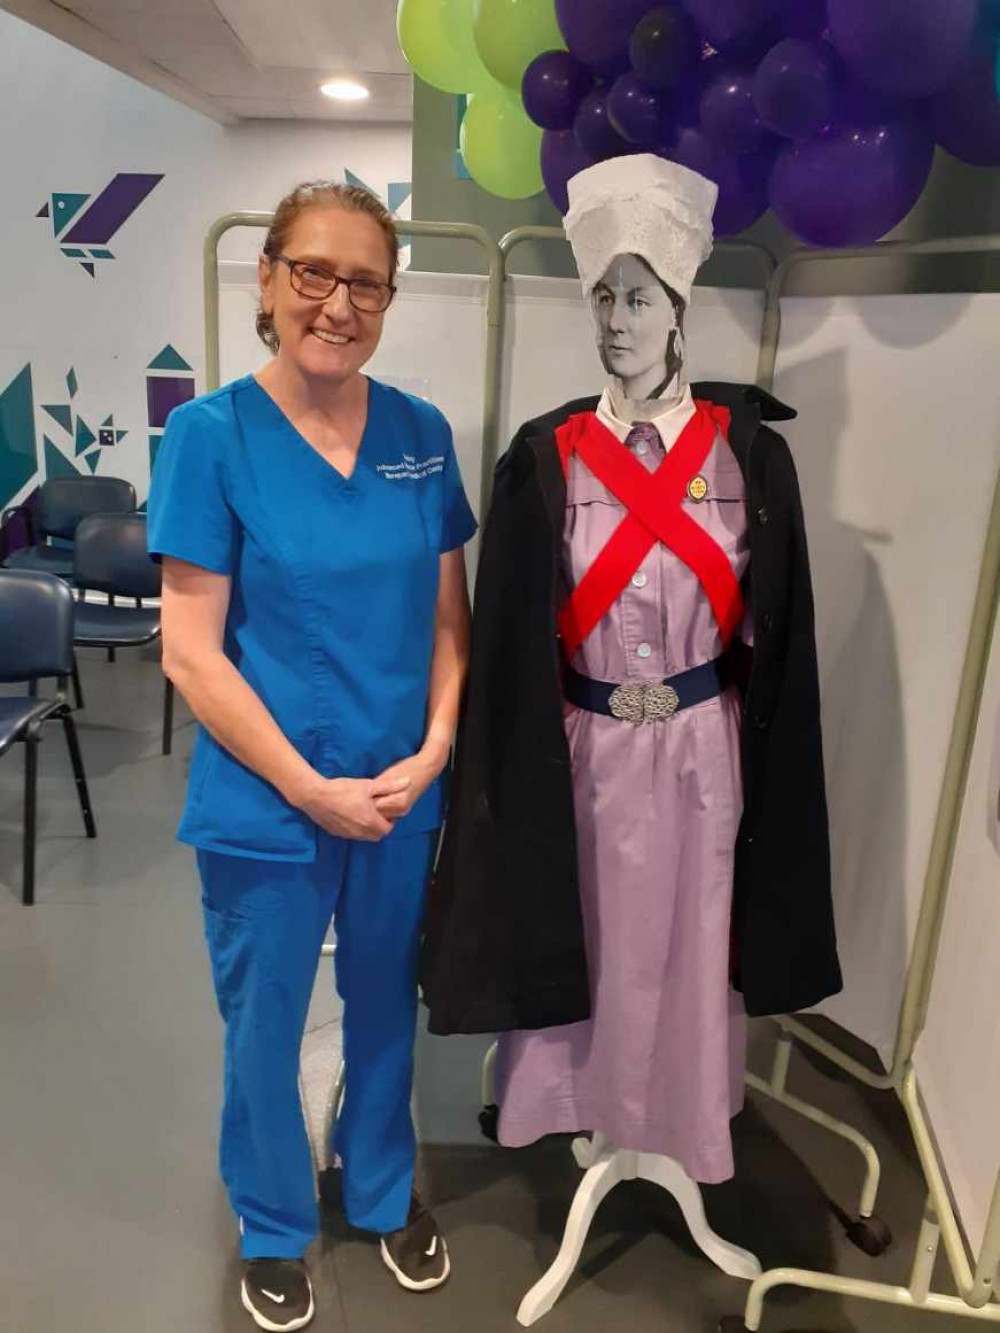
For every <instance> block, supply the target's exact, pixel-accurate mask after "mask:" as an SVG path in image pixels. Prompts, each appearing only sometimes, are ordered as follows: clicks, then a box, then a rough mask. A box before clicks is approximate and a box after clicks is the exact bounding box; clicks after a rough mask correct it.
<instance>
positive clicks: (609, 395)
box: [597, 380, 695, 453]
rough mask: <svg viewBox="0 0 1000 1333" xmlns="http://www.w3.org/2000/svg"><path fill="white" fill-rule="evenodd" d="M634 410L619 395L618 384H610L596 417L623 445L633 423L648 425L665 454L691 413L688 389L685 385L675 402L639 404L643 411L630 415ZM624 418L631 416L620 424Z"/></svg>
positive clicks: (689, 391) (692, 400)
mask: <svg viewBox="0 0 1000 1333" xmlns="http://www.w3.org/2000/svg"><path fill="white" fill-rule="evenodd" d="M635 406H636V405H635V404H632V403H629V402H628V400H627V399H625V398H624V397H622V396H621V395H620V385H619V381H618V380H613V381H612V383H611V384H609V385H608V387H607V388H606V389H605V390H604V393H603V395H602V396H601V401H600V403H599V404H598V406H597V416H598V419H599V420H600V421H601V422H602V423H603V424H604V425H605V426H607V428H608V430H610V431H611V432H612V434H613V435H615V436H616V437H617V438H618V439H619V440H621V442H622V443H623V444H624V443H625V440H626V439H627V437H628V433H629V431H630V430H631V429H632V427H633V426H634V425H635V424H636V422H637V421H648V422H650V424H651V425H653V426H655V427H656V429H657V431H658V432H659V435H660V439H661V440H662V441H663V448H664V450H665V451H666V452H668V453H669V451H670V450H671V448H672V447H673V446H674V445H675V444H676V443H677V440H678V437H679V436H680V433H681V431H682V430H683V429H684V427H685V426H686V425H687V424H688V422H689V421H690V420H691V418H692V417H693V416H694V412H695V407H694V398H693V396H692V394H691V386H690V385H685V388H684V392H683V393H682V394H681V395H680V397H679V398H670V399H669V400H666V401H663V402H660V401H655V400H654V401H653V402H650V403H645V404H643V409H644V410H642V411H641V413H635V412H634V411H633V409H634V408H635ZM626 415H627V416H632V418H633V419H632V420H631V421H623V420H622V417H623V416H626Z"/></svg>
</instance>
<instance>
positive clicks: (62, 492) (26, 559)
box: [4, 477, 135, 579]
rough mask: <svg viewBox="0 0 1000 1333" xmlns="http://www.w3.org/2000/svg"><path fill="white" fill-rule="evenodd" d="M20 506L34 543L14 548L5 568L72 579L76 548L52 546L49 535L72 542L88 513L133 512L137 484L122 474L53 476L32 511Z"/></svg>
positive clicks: (41, 488) (41, 487) (45, 483)
mask: <svg viewBox="0 0 1000 1333" xmlns="http://www.w3.org/2000/svg"><path fill="white" fill-rule="evenodd" d="M20 509H21V511H23V512H25V513H27V514H28V516H29V531H30V533H31V536H32V544H31V545H29V546H23V547H21V548H20V549H19V550H16V551H12V552H11V553H10V555H9V556H8V557H7V559H6V560H5V561H4V566H5V568H7V569H30V570H34V571H35V572H36V573H44V574H55V575H56V576H57V577H58V578H61V579H70V578H72V577H73V548H72V546H65V545H63V546H53V545H52V544H51V541H50V539H51V538H53V537H55V538H60V539H61V540H62V541H64V542H72V541H73V540H74V538H75V536H76V530H77V528H78V527H79V526H80V523H81V522H82V521H83V519H85V518H86V517H87V516H88V515H89V514H131V513H134V512H135V488H134V486H133V485H132V483H131V482H128V481H123V480H122V479H121V478H120V477H53V478H52V479H51V480H50V481H46V482H43V483H42V485H41V486H40V487H39V490H38V498H37V500H36V502H35V506H34V509H33V510H32V511H28V510H27V508H26V507H25V506H21V507H20ZM13 512H14V511H13V510H8V511H7V513H8V514H12V513H13Z"/></svg>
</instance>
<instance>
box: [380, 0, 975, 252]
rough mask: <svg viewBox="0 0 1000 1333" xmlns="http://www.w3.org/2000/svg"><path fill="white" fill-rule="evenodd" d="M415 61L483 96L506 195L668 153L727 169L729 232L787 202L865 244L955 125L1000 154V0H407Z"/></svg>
mask: <svg viewBox="0 0 1000 1333" xmlns="http://www.w3.org/2000/svg"><path fill="white" fill-rule="evenodd" d="M397 26H398V32H399V41H400V45H401V47H402V50H403V53H404V54H405V56H406V58H407V60H408V61H409V63H410V64H411V66H412V67H413V69H414V71H415V72H416V73H417V74H418V75H419V76H420V77H421V78H423V79H424V80H425V81H426V82H427V83H429V84H432V85H433V86H434V87H435V88H439V89H441V90H442V91H444V92H449V93H462V94H466V95H467V96H468V99H469V101H468V110H467V112H466V115H465V118H464V121H463V125H462V135H461V148H462V154H463V156H464V158H465V162H466V166H467V167H468V170H469V173H470V175H471V176H472V177H473V179H474V180H475V181H477V182H478V184H479V185H481V186H482V187H483V189H485V190H488V191H489V192H490V193H491V194H495V195H499V196H501V197H503V198H506V199H525V198H528V197H530V196H531V195H535V194H539V193H540V192H541V191H542V190H543V189H545V190H547V191H548V193H549V195H550V197H551V198H552V200H553V202H554V203H555V204H556V206H557V208H559V210H560V211H561V212H565V211H566V208H567V196H566V189H567V182H568V181H569V179H570V177H571V176H573V175H575V173H576V172H578V171H581V170H582V169H583V168H584V167H586V166H589V165H591V164H593V163H594V162H598V161H602V160H604V159H605V158H608V157H614V156H618V155H621V154H627V153H636V152H652V153H656V154H658V155H660V156H663V157H666V158H670V159H672V160H674V161H676V162H681V163H683V164H684V165H686V166H689V167H692V168H694V169H695V170H696V171H699V172H701V173H702V174H703V175H705V176H709V177H711V179H712V180H714V181H715V182H716V184H717V185H718V186H719V206H718V210H717V212H716V218H715V224H716V232H717V234H718V235H720V236H731V235H735V234H737V233H738V232H741V231H744V230H745V229H746V228H747V227H749V226H751V225H752V224H753V223H754V222H756V221H757V219H758V218H760V217H761V216H762V215H763V214H764V213H765V212H767V210H768V208H773V209H774V211H775V213H776V214H777V215H778V217H779V218H780V219H781V221H782V222H783V223H784V224H785V225H786V226H787V227H788V228H789V229H790V230H791V231H792V232H794V233H795V234H796V235H797V236H799V237H800V238H801V239H802V240H804V241H807V242H809V243H811V244H814V245H824V246H847V245H864V244H867V243H869V242H872V241H875V240H877V239H878V238H879V237H881V236H884V235H885V234H886V232H888V231H891V230H892V228H893V227H895V226H896V225H897V223H899V222H900V221H902V219H903V218H904V217H905V216H906V214H907V213H908V212H909V211H910V209H911V208H912V207H913V205H914V204H915V203H916V202H917V200H918V198H919V197H920V195H921V193H922V191H923V189H924V186H925V184H926V183H927V178H928V176H929V174H930V169H931V162H932V159H933V155H934V146H935V144H940V145H941V146H942V147H943V148H945V149H947V150H948V152H950V153H952V154H953V155H954V156H955V157H958V158H960V159H962V160H963V161H965V162H969V163H972V164H973V165H976V166H1000V0H678V2H676V3H670V4H663V3H657V0H400V3H399V11H398V16H397Z"/></svg>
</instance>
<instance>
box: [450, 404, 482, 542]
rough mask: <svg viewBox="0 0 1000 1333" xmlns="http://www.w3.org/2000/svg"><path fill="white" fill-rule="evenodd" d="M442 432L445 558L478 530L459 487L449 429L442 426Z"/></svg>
mask: <svg viewBox="0 0 1000 1333" xmlns="http://www.w3.org/2000/svg"><path fill="white" fill-rule="evenodd" d="M446 430H447V438H446V440H445V449H444V475H443V478H442V482H443V488H444V499H443V504H442V522H441V554H442V555H446V554H447V552H448V551H455V550H457V549H458V548H459V547H460V546H464V545H465V544H466V542H469V541H471V540H472V538H473V537H474V536H475V535H476V530H477V528H478V527H479V524H478V523H477V522H476V516H475V514H473V512H472V507H471V506H470V504H469V500H468V497H467V496H466V494H465V487H464V485H463V484H462V474H461V472H460V471H459V467H458V458H457V457H456V455H455V446H454V443H453V442H452V436H451V428H450V427H449V426H446Z"/></svg>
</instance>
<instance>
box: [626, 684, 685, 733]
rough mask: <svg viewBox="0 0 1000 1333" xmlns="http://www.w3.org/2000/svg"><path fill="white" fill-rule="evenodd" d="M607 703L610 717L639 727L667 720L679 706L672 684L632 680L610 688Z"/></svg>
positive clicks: (679, 702)
mask: <svg viewBox="0 0 1000 1333" xmlns="http://www.w3.org/2000/svg"><path fill="white" fill-rule="evenodd" d="M608 705H609V707H610V709H611V716H612V717H617V718H618V719H619V721H621V722H631V723H632V725H633V726H634V727H641V726H642V725H643V724H644V723H647V722H666V721H668V720H669V719H670V718H672V717H673V715H674V714H675V713H676V712H677V710H678V708H680V706H681V701H680V696H679V695H678V693H677V691H676V690H675V689H674V687H673V686H672V685H652V684H649V685H645V684H639V683H638V682H632V683H629V684H627V685H619V686H617V687H616V688H615V689H614V690H612V692H611V698H610V699H609V700H608Z"/></svg>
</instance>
